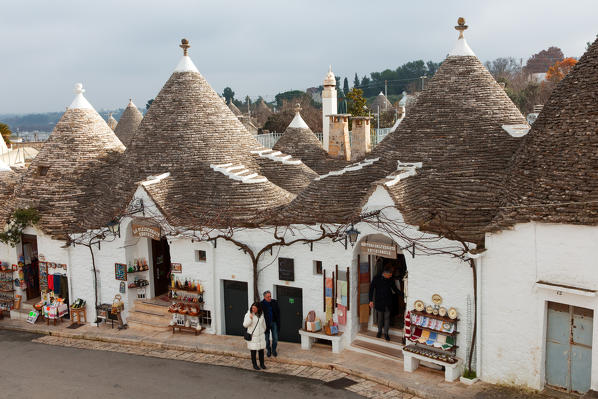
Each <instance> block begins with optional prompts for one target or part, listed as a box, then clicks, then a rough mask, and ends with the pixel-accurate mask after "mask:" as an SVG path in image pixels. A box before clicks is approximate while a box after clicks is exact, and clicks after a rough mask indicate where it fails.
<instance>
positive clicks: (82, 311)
mask: <svg viewBox="0 0 598 399" xmlns="http://www.w3.org/2000/svg"><path fill="white" fill-rule="evenodd" d="M71 322H72V323H73V324H83V323H87V311H86V305H85V301H84V300H83V299H77V300H76V301H75V302H73V304H72V305H71Z"/></svg>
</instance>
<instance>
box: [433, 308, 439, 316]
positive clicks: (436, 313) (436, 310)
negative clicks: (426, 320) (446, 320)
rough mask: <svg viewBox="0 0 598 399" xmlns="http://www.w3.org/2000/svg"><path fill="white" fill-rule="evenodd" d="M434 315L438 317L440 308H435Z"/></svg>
mask: <svg viewBox="0 0 598 399" xmlns="http://www.w3.org/2000/svg"><path fill="white" fill-rule="evenodd" d="M432 314H433V315H434V316H437V315H438V308H434V310H432Z"/></svg>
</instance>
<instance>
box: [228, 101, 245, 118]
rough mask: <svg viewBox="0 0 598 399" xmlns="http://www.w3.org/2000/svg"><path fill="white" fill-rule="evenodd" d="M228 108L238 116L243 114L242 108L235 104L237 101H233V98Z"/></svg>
mask: <svg viewBox="0 0 598 399" xmlns="http://www.w3.org/2000/svg"><path fill="white" fill-rule="evenodd" d="M228 109H230V110H231V111H232V113H233V114H235V115H237V116H239V115H242V113H241V110H239V108H238V107H237V106H236V105H235V103H233V102H232V100H231V102H230V103H228Z"/></svg>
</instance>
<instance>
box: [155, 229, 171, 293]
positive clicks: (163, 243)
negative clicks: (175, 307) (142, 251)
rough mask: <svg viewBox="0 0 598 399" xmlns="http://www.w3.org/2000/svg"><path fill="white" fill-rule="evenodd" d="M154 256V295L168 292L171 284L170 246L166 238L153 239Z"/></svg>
mask: <svg viewBox="0 0 598 399" xmlns="http://www.w3.org/2000/svg"><path fill="white" fill-rule="evenodd" d="M152 258H153V260H154V293H155V294H154V295H155V296H158V295H162V294H165V293H166V292H168V287H169V285H170V246H169V245H168V241H167V240H166V238H162V239H161V240H160V241H156V240H152Z"/></svg>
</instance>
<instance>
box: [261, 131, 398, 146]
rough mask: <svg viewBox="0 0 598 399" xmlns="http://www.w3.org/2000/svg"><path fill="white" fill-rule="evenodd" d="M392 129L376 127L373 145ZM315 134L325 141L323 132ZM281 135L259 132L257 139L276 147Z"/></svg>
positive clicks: (265, 144) (321, 140) (262, 143)
mask: <svg viewBox="0 0 598 399" xmlns="http://www.w3.org/2000/svg"><path fill="white" fill-rule="evenodd" d="M390 131H391V128H390V127H385V128H380V129H374V132H372V136H371V141H372V147H374V146H376V145H377V144H378V143H380V142H381V141H382V140H383V139H384V137H386V136H387V135H388V133H390ZM315 135H316V137H317V138H318V140H320V142H323V141H324V134H323V133H315ZM281 136H282V133H266V134H258V135H257V136H256V139H257V141H259V142H260V144H261V145H263V146H264V147H266V148H272V147H274V144H276V142H277V141H278V139H280V137H281ZM351 138H352V134H351V132H349V143H350V142H351Z"/></svg>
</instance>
